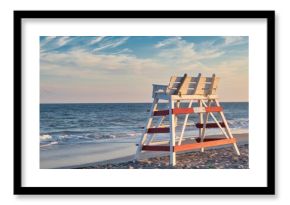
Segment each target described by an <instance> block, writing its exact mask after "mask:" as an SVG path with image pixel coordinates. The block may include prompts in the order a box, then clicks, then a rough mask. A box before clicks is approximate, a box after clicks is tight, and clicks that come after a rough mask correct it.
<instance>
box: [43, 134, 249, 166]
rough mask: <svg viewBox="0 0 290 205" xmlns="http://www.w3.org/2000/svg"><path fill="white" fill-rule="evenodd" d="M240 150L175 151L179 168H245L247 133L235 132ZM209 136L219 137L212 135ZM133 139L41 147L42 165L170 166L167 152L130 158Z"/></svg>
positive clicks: (246, 162) (143, 154) (222, 147)
mask: <svg viewBox="0 0 290 205" xmlns="http://www.w3.org/2000/svg"><path fill="white" fill-rule="evenodd" d="M234 136H235V137H236V138H237V141H238V146H239V149H240V152H241V155H240V156H237V155H236V153H235V151H234V149H233V148H232V146H231V145H224V146H220V147H216V148H207V149H205V152H203V153H202V152H200V150H193V151H190V152H185V153H178V154H177V165H176V166H175V167H174V168H179V169H184V168H186V169H247V168H249V167H248V133H243V134H235V135H234ZM208 137H213V138H216V137H221V136H217V135H211V136H208ZM135 151H136V139H114V140H107V141H105V140H104V141H103V142H100V143H95V144H83V145H71V146H68V145H66V146H62V145H59V146H54V148H53V149H50V148H46V149H42V150H41V151H40V168H42V169H50V168H57V169H154V168H158V169H162V168H163V169H164V168H165V169H166V168H172V167H170V166H169V163H168V162H169V157H168V153H167V152H143V153H142V154H141V156H140V159H139V160H138V161H136V162H134V161H133V159H134V155H135Z"/></svg>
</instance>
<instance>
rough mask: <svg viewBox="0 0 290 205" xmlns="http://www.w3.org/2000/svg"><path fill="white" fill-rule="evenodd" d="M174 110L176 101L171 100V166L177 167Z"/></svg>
mask: <svg viewBox="0 0 290 205" xmlns="http://www.w3.org/2000/svg"><path fill="white" fill-rule="evenodd" d="M172 109H174V101H173V100H172V99H171V98H170V99H169V123H170V165H172V166H175V165H176V153H175V152H174V146H175V120H174V115H173V114H172Z"/></svg>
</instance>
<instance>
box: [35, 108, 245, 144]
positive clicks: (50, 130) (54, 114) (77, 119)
mask: <svg viewBox="0 0 290 205" xmlns="http://www.w3.org/2000/svg"><path fill="white" fill-rule="evenodd" d="M195 106H197V105H195ZM221 106H223V108H224V113H225V116H226V118H227V120H228V123H229V126H230V128H231V130H232V132H233V133H243V132H248V126H249V116H248V102H224V103H221ZM150 107H151V103H95V104H40V147H41V148H44V147H46V148H47V147H53V146H55V145H75V144H88V143H99V142H104V141H110V140H113V139H114V140H119V141H120V142H122V141H123V142H126V141H136V142H137V140H138V138H139V137H140V136H141V134H142V131H143V127H144V126H145V123H146V121H147V118H148V114H149V113H148V112H147V110H149V109H150ZM165 108H166V104H161V107H160V109H165ZM216 116H218V115H217V114H216ZM183 119H184V116H180V117H179V118H178V124H182V121H183ZM157 120H158V119H155V120H154V121H153V122H154V123H156V122H157ZM197 120H198V115H197V114H193V115H190V117H189V120H188V124H190V125H189V126H188V127H187V128H186V134H185V137H187V136H189V137H192V136H193V135H196V134H197V133H198V130H197V129H196V128H195V126H193V123H196V122H197ZM209 120H210V121H213V120H212V119H211V118H209ZM164 123H165V124H166V123H167V124H168V120H167V119H166V120H165V122H164ZM180 128H181V126H178V127H177V132H179V130H180ZM206 133H207V134H220V133H221V131H220V130H219V129H207V131H206ZM166 137H168V134H167V135H166V134H159V135H158V136H157V138H156V139H159V140H162V139H163V138H166Z"/></svg>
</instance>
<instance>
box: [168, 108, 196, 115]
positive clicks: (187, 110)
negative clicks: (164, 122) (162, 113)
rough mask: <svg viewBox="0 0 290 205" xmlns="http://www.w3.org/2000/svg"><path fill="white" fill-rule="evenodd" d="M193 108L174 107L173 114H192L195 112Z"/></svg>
mask: <svg viewBox="0 0 290 205" xmlns="http://www.w3.org/2000/svg"><path fill="white" fill-rule="evenodd" d="M193 112H194V111H193V108H174V109H172V114H174V115H178V114H190V113H193Z"/></svg>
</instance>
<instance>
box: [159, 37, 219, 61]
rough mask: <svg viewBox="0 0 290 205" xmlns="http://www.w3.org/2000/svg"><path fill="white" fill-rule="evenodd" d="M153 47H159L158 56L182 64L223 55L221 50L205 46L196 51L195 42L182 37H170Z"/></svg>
mask: <svg viewBox="0 0 290 205" xmlns="http://www.w3.org/2000/svg"><path fill="white" fill-rule="evenodd" d="M155 48H158V49H160V51H159V54H158V56H159V57H160V58H161V59H162V60H165V59H167V61H168V62H170V63H175V64H179V65H180V66H184V65H186V64H192V63H194V64H196V63H197V62H198V61H200V60H203V59H211V58H217V57H219V56H221V55H223V53H224V52H223V51H221V50H219V49H216V48H212V47H207V48H206V49H201V50H199V51H197V49H196V44H194V43H193V42H188V41H185V40H183V39H182V37H171V38H168V39H165V40H163V41H161V42H158V43H157V44H156V45H155Z"/></svg>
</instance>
